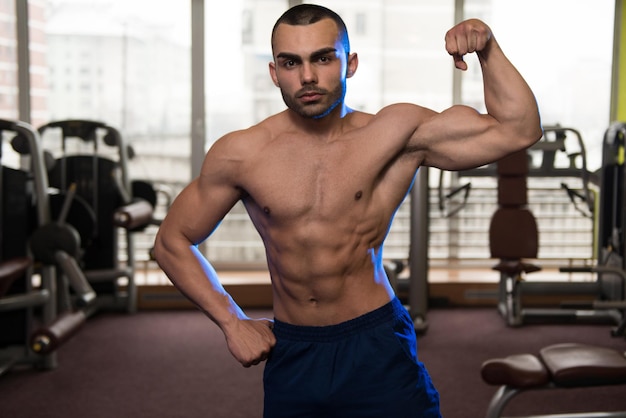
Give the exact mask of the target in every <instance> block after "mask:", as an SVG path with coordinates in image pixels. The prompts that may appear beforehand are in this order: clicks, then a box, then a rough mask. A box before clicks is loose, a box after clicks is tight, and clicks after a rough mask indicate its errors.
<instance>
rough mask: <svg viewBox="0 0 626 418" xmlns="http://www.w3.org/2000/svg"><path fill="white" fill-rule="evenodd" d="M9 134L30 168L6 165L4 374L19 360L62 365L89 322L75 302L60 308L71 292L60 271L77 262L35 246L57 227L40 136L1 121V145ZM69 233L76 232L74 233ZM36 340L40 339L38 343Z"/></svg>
mask: <svg viewBox="0 0 626 418" xmlns="http://www.w3.org/2000/svg"><path fill="white" fill-rule="evenodd" d="M9 136H12V140H11V145H12V146H13V149H14V150H15V151H16V152H18V153H19V154H20V159H24V160H29V163H28V164H27V165H28V166H29V169H27V170H23V169H21V168H10V167H7V166H4V165H3V166H2V167H1V170H0V180H1V184H2V190H1V193H0V201H1V203H2V204H1V205H0V208H1V212H0V219H1V223H0V225H1V228H0V241H1V242H0V244H1V245H0V329H2V333H0V374H3V373H5V372H6V371H7V370H9V369H10V368H11V367H13V366H14V365H16V364H32V365H34V366H36V367H39V368H44V369H51V368H54V367H56V365H57V360H56V353H55V351H54V350H55V349H56V348H58V347H59V346H60V345H61V344H62V343H63V342H65V341H67V340H68V339H69V337H71V335H73V334H74V333H75V332H76V330H77V329H78V328H79V327H80V325H82V322H83V321H82V320H80V318H81V317H84V315H83V314H82V313H81V312H76V311H74V310H73V308H72V307H71V306H69V304H68V305H67V306H63V308H62V310H60V309H59V306H60V303H59V301H61V300H62V298H61V297H60V296H61V295H62V294H63V293H64V292H66V291H69V287H66V286H64V285H63V284H62V281H58V280H57V278H58V277H60V276H57V269H60V270H62V271H65V270H66V269H65V268H64V266H67V265H72V263H74V265H75V260H74V259H71V256H70V255H69V254H67V253H64V251H63V248H56V249H55V248H54V247H53V246H49V248H51V249H53V252H54V253H64V254H65V257H64V259H63V260H55V259H50V260H44V259H42V258H41V257H40V254H38V253H37V252H32V251H30V250H29V247H31V246H32V242H31V238H32V237H33V236H34V235H36V234H38V233H39V232H40V231H42V230H45V229H47V228H49V227H51V226H53V225H55V223H53V222H52V221H51V218H50V206H49V196H48V194H47V192H48V182H47V178H46V175H45V172H46V170H45V163H44V154H43V152H42V151H41V147H40V138H39V134H38V133H37V131H36V130H34V129H33V128H32V127H31V126H30V125H28V124H26V123H22V122H13V121H6V120H0V145H1V144H2V142H4V141H2V140H3V139H4V138H5V137H9ZM0 157H1V153H0ZM20 165H21V164H20ZM59 231H61V228H56V229H55V234H53V235H51V236H49V237H48V238H49V239H46V242H47V243H49V241H55V242H56V241H57V240H59V239H61V238H60V236H61V235H59V237H57V236H56V232H59ZM59 233H60V232H59ZM63 233H69V235H70V236H71V235H73V234H72V232H71V231H69V232H66V231H64V232H63ZM61 261H62V265H59V262H61ZM67 273H68V274H69V276H72V277H70V279H71V280H70V281H71V282H74V283H79V282H80V277H78V281H77V280H76V279H75V277H74V276H75V275H76V274H75V273H76V271H68V272H67ZM78 273H80V271H78ZM34 274H37V275H38V276H39V277H40V280H39V281H40V284H39V285H38V286H37V287H35V286H33V275H34ZM80 284H81V286H82V288H81V289H82V293H83V295H84V296H85V299H84V302H85V304H88V303H89V302H90V300H91V299H93V290H91V289H89V286H88V285H87V284H86V282H83V283H80ZM65 299H66V300H68V298H65ZM60 312H62V314H61V315H60V314H59V313H60ZM68 319H70V320H68ZM50 332H51V333H53V334H54V335H55V342H56V344H54V345H51V344H47V345H46V347H44V345H45V344H42V343H43V342H45V341H43V340H41V339H40V338H38V337H37V336H38V335H43V334H45V333H50ZM33 341H36V342H37V344H36V345H34V346H33V345H32V343H33Z"/></svg>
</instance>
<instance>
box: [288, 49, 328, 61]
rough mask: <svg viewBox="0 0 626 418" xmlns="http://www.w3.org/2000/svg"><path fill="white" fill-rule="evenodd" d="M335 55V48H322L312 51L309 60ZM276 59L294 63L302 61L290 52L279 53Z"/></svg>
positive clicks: (298, 56)
mask: <svg viewBox="0 0 626 418" xmlns="http://www.w3.org/2000/svg"><path fill="white" fill-rule="evenodd" d="M335 53H337V48H333V47H327V48H322V49H318V50H317V51H314V52H313V53H312V54H311V58H314V59H315V58H317V57H321V56H324V55H327V54H335ZM276 58H280V59H287V60H294V61H298V60H301V59H302V57H301V56H300V55H298V54H292V53H290V52H279V53H278V55H276Z"/></svg>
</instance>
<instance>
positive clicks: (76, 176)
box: [39, 120, 157, 312]
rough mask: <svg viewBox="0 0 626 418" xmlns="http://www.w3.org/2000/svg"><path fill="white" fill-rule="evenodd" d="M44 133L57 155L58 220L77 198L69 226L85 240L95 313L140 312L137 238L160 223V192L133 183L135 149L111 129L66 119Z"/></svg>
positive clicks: (53, 168) (53, 172)
mask: <svg viewBox="0 0 626 418" xmlns="http://www.w3.org/2000/svg"><path fill="white" fill-rule="evenodd" d="M39 133H40V135H41V137H42V142H43V144H44V146H45V148H46V150H47V151H48V152H49V153H50V155H51V156H52V158H50V160H51V164H50V166H49V167H48V178H49V182H50V186H51V187H53V188H56V189H57V191H58V194H57V195H56V196H55V197H56V198H52V199H51V206H52V211H53V213H54V214H55V215H56V216H59V215H60V214H61V210H62V208H63V204H64V202H65V201H66V200H65V196H67V195H68V194H72V199H71V204H70V206H69V208H67V210H66V214H65V216H66V222H67V223H68V224H69V225H72V226H73V227H74V228H75V229H76V230H77V231H78V233H79V236H80V243H81V248H80V254H81V255H80V267H81V270H82V272H83V274H84V276H85V277H86V280H87V282H88V283H89V284H90V286H91V287H93V289H94V290H95V292H96V295H97V297H96V300H95V301H94V304H93V306H94V310H97V309H116V310H125V311H127V312H135V310H136V303H137V302H136V299H137V294H136V293H137V289H136V284H135V280H134V272H135V248H134V241H133V235H134V233H136V232H140V231H142V230H143V229H144V228H145V227H146V226H148V225H150V224H152V223H155V222H156V221H155V220H154V217H153V213H154V207H155V205H156V201H157V193H156V191H155V189H154V188H153V187H152V185H151V184H150V183H148V182H144V181H139V180H136V181H131V180H130V175H129V170H128V162H129V160H130V158H131V157H132V155H133V152H132V148H131V147H129V146H128V145H127V144H126V143H125V142H124V140H123V137H122V135H121V134H120V132H119V131H118V130H117V129H116V128H114V127H112V126H110V125H107V124H105V123H102V122H97V121H89V120H63V121H55V122H50V123H48V124H45V125H43V126H41V127H40V128H39Z"/></svg>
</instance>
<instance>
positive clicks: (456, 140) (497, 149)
mask: <svg viewBox="0 0 626 418" xmlns="http://www.w3.org/2000/svg"><path fill="white" fill-rule="evenodd" d="M445 39H446V50H447V51H448V53H449V54H450V55H451V56H452V57H453V60H454V63H455V66H456V67H457V68H458V69H460V70H465V69H467V64H466V63H465V62H464V61H463V56H464V55H466V54H468V53H476V54H477V55H478V58H479V62H480V65H481V69H482V73H483V82H484V100H485V107H486V108H487V114H484V115H483V114H479V113H478V112H476V111H475V110H473V109H471V108H468V107H464V106H453V107H452V108H450V109H448V110H446V111H444V112H441V113H439V114H433V115H432V116H431V117H430V118H429V119H428V120H427V121H425V122H424V123H423V124H421V125H420V127H419V128H418V129H417V130H416V132H415V134H414V138H413V139H412V142H414V143H418V144H424V145H425V152H424V155H425V157H424V164H426V165H431V166H435V167H439V168H443V169H447V170H458V169H464V168H470V167H476V166H480V165H484V164H487V163H490V162H493V161H496V160H498V159H500V158H502V157H504V156H505V155H507V154H510V153H512V152H514V151H517V150H519V149H523V148H527V147H529V146H531V145H532V144H533V143H535V142H536V141H537V140H539V139H540V138H541V135H542V131H541V122H540V117H539V110H538V108H537V103H536V100H535V97H534V95H533V93H532V91H531V89H530V88H529V86H528V84H527V83H526V81H525V80H524V79H523V77H522V76H521V75H520V74H519V72H518V71H517V69H516V68H515V67H514V66H513V65H512V64H511V62H510V61H509V60H508V58H507V57H506V56H505V55H504V53H503V52H502V50H501V48H500V46H499V45H498V43H497V42H496V40H495V37H494V36H493V34H492V32H491V29H490V28H489V27H488V26H487V25H486V24H485V23H483V22H481V21H480V20H476V19H470V20H467V21H464V22H461V23H459V24H458V25H456V26H454V27H453V28H452V29H450V30H449V31H448V32H447V34H446V38H445Z"/></svg>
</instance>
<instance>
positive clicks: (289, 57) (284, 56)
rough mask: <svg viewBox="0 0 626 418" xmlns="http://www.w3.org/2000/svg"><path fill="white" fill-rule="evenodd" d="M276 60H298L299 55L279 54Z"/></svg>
mask: <svg viewBox="0 0 626 418" xmlns="http://www.w3.org/2000/svg"><path fill="white" fill-rule="evenodd" d="M276 58H283V59H287V60H294V61H296V60H299V59H301V58H300V55H298V54H291V53H289V52H279V53H278V55H276Z"/></svg>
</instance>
